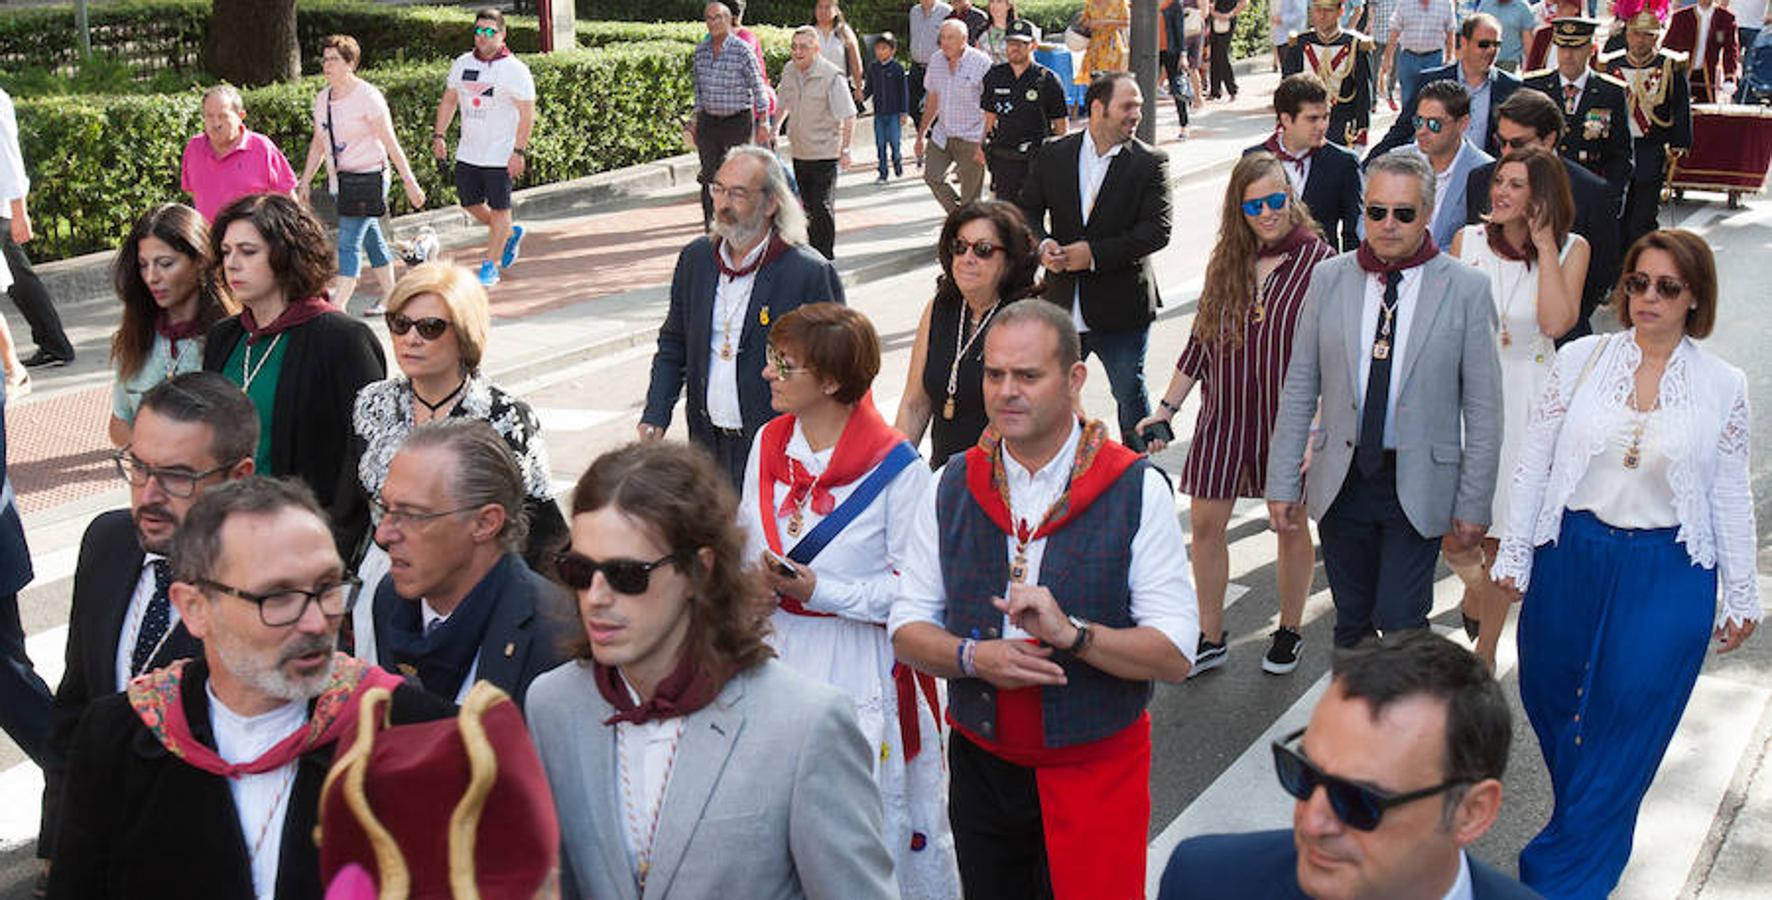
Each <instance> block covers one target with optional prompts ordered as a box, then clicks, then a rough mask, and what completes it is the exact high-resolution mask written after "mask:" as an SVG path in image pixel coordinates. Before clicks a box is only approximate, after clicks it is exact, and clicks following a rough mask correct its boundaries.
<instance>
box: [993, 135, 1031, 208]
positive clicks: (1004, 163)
mask: <svg viewBox="0 0 1772 900" xmlns="http://www.w3.org/2000/svg"><path fill="white" fill-rule="evenodd" d="M984 162H985V168H987V169H989V170H990V173H991V196H993V197H995V198H997V199H998V200H1002V201H1005V202H1007V203H1014V202H1015V198H1017V197H1020V196H1021V186H1022V184H1023V183H1024V182H1026V181H1027V178H1028V168H1029V166H1030V165H1032V162H1031V160H1030V159H1029V158H1028V157H1025V156H1017V155H1015V154H1012V153H998V152H996V151H993V150H990V149H988V148H987V149H986V150H985V151H984Z"/></svg>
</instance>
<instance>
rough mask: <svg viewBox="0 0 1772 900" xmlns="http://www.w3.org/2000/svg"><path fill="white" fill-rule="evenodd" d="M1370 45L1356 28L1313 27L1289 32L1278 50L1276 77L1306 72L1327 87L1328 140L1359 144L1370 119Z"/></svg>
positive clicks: (1330, 0)
mask: <svg viewBox="0 0 1772 900" xmlns="http://www.w3.org/2000/svg"><path fill="white" fill-rule="evenodd" d="M1311 5H1312V6H1320V7H1335V8H1338V7H1340V6H1341V0H1311ZM1372 53H1373V43H1372V39H1371V38H1369V37H1367V36H1366V35H1364V34H1361V33H1360V32H1358V31H1349V30H1347V29H1342V30H1339V31H1337V32H1336V33H1335V34H1334V35H1333V36H1331V37H1327V38H1325V37H1324V36H1322V35H1320V34H1318V33H1317V31H1316V29H1314V28H1313V29H1309V30H1306V31H1299V32H1293V34H1292V39H1291V40H1289V41H1287V42H1286V47H1285V49H1284V50H1282V51H1281V53H1280V72H1281V74H1282V75H1295V74H1297V73H1299V72H1310V73H1312V74H1314V75H1316V76H1317V77H1318V78H1321V79H1322V80H1323V84H1324V85H1325V86H1327V87H1328V88H1329V141H1330V142H1331V143H1334V144H1340V145H1341V146H1343V147H1363V146H1365V145H1366V132H1367V130H1368V128H1369V127H1370V126H1371V123H1372V103H1373V91H1372V84H1373V73H1372V70H1373V65H1372Z"/></svg>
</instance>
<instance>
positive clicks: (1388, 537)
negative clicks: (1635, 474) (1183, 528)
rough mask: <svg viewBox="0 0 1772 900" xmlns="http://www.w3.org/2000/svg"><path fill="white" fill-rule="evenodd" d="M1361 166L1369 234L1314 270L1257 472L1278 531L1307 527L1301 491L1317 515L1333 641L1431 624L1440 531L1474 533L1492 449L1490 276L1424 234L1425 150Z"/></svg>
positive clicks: (1428, 186)
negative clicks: (1263, 464) (1264, 462)
mask: <svg viewBox="0 0 1772 900" xmlns="http://www.w3.org/2000/svg"><path fill="white" fill-rule="evenodd" d="M1367 176H1368V178H1367V182H1366V239H1365V242H1364V243H1362V244H1361V245H1360V249H1359V250H1358V251H1356V252H1355V253H1344V254H1342V255H1340V256H1338V257H1336V258H1334V259H1332V260H1329V261H1328V262H1325V263H1323V264H1321V265H1319V266H1318V267H1317V269H1316V271H1315V272H1314V273H1313V274H1312V276H1311V285H1310V288H1309V291H1308V292H1307V293H1306V295H1305V305H1304V313H1303V315H1302V316H1300V318H1299V321H1298V331H1297V333H1296V334H1295V336H1294V338H1293V345H1292V346H1293V350H1292V362H1291V364H1290V366H1289V367H1288V369H1287V371H1286V382H1285V386H1284V387H1283V388H1282V390H1281V394H1280V411H1279V414H1278V416H1277V417H1276V418H1275V421H1274V434H1273V441H1272V450H1271V452H1270V455H1269V458H1268V472H1267V500H1268V517H1269V520H1270V522H1271V524H1272V525H1273V527H1274V529H1275V530H1277V531H1282V530H1291V529H1293V528H1302V527H1304V525H1303V523H1302V522H1300V521H1299V520H1298V517H1297V513H1298V506H1299V504H1300V501H1301V500H1304V501H1308V505H1309V510H1310V515H1311V517H1312V518H1314V519H1316V520H1317V528H1318V533H1319V536H1320V537H1321V540H1322V544H1323V568H1324V569H1325V571H1326V572H1327V574H1328V576H1329V589H1330V592H1331V593H1332V594H1333V595H1334V598H1335V610H1336V622H1335V644H1336V646H1338V647H1352V646H1354V645H1355V644H1357V643H1359V642H1360V641H1361V640H1362V639H1363V638H1365V637H1367V636H1369V635H1371V634H1372V633H1373V632H1374V631H1383V632H1389V631H1395V630H1399V629H1405V628H1425V627H1427V613H1428V610H1429V608H1430V607H1431V605H1432V600H1433V570H1434V562H1435V559H1436V556H1437V554H1438V552H1439V545H1440V537H1441V535H1443V534H1445V533H1446V532H1448V531H1451V532H1452V533H1453V535H1454V537H1455V540H1456V541H1457V542H1459V543H1460V544H1462V545H1465V546H1469V545H1472V544H1474V543H1475V542H1476V541H1477V540H1479V539H1480V538H1481V537H1482V535H1483V533H1484V531H1485V530H1486V529H1487V527H1488V525H1489V520H1490V502H1491V500H1492V498H1493V496H1494V492H1495V469H1496V466H1497V457H1498V456H1499V454H1500V452H1501V363H1500V360H1499V358H1498V355H1497V350H1496V338H1495V327H1496V326H1495V303H1494V301H1493V300H1492V299H1491V298H1490V294H1489V281H1488V279H1487V278H1485V277H1484V276H1483V275H1482V274H1481V273H1479V272H1477V271H1476V270H1475V269H1472V268H1470V267H1468V266H1465V265H1463V264H1461V263H1459V262H1458V261H1456V260H1454V259H1453V258H1451V257H1450V256H1447V255H1445V254H1444V253H1440V252H1438V250H1437V249H1436V248H1435V247H1434V244H1433V242H1432V240H1431V239H1430V238H1429V237H1428V234H1427V227H1428V222H1429V221H1430V220H1431V219H1432V216H1433V203H1434V172H1433V169H1432V168H1431V167H1430V166H1429V165H1428V164H1427V162H1426V160H1424V159H1423V158H1422V157H1420V156H1418V155H1414V154H1403V153H1391V154H1387V155H1385V156H1383V157H1380V158H1379V159H1377V160H1374V161H1373V163H1372V165H1371V167H1370V168H1369V169H1368V170H1367ZM1319 403H1320V404H1321V407H1320V408H1321V413H1320V416H1319V413H1318V409H1319ZM1313 417H1318V418H1320V421H1318V422H1317V424H1315V425H1313V424H1312V421H1311V420H1312V419H1313ZM1307 441H1308V444H1309V447H1308V450H1309V454H1310V455H1309V457H1308V460H1309V462H1308V464H1309V468H1310V477H1309V478H1308V479H1307V478H1306V477H1305V475H1304V472H1303V471H1302V470H1303V468H1304V466H1305V463H1306V459H1307V457H1306V451H1307V446H1306V444H1307ZM1307 492H1308V493H1307Z"/></svg>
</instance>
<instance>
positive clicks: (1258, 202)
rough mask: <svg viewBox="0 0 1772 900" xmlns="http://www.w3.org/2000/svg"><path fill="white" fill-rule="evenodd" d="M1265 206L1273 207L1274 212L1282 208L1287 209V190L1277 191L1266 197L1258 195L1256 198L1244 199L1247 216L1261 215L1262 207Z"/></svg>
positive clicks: (1244, 209) (1244, 212)
mask: <svg viewBox="0 0 1772 900" xmlns="http://www.w3.org/2000/svg"><path fill="white" fill-rule="evenodd" d="M1263 206H1266V207H1267V208H1268V209H1271V210H1273V211H1274V212H1279V211H1280V210H1282V209H1285V208H1286V192H1285V191H1275V192H1274V193H1272V194H1269V195H1267V196H1266V197H1256V198H1255V199H1254V200H1244V201H1243V215H1245V216H1259V215H1261V208H1262V207H1263Z"/></svg>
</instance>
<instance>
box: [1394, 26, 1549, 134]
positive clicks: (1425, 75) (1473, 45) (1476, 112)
mask: <svg viewBox="0 0 1772 900" xmlns="http://www.w3.org/2000/svg"><path fill="white" fill-rule="evenodd" d="M1500 51H1501V23H1500V22H1497V21H1495V17H1494V16H1492V15H1489V14H1488V13H1475V14H1473V15H1471V16H1470V17H1469V18H1466V19H1465V20H1464V22H1463V23H1462V24H1460V25H1459V26H1458V40H1457V46H1456V50H1455V52H1454V55H1455V56H1456V57H1457V58H1456V59H1455V60H1454V61H1453V62H1451V63H1450V64H1448V65H1444V66H1440V67H1438V68H1433V69H1423V70H1422V72H1421V77H1420V78H1419V79H1417V81H1416V90H1415V91H1414V92H1412V93H1407V94H1404V95H1403V111H1402V112H1401V113H1400V114H1398V116H1397V120H1396V121H1395V122H1393V123H1391V127H1390V130H1389V131H1387V132H1385V134H1384V139H1383V140H1381V141H1379V142H1378V144H1377V145H1376V146H1374V147H1373V148H1372V149H1371V150H1370V151H1368V152H1367V154H1366V161H1367V162H1371V161H1372V160H1375V159H1377V158H1379V157H1381V156H1383V155H1384V154H1386V153H1389V152H1390V151H1392V150H1395V149H1396V148H1398V147H1402V146H1405V145H1407V144H1408V143H1409V142H1411V141H1413V140H1415V113H1416V108H1415V107H1416V103H1417V101H1418V99H1419V98H1418V95H1419V94H1420V89H1421V86H1422V85H1427V84H1432V83H1433V82H1436V81H1445V80H1451V81H1456V82H1459V83H1460V84H1463V85H1464V89H1465V90H1466V91H1469V92H1470V98H1471V99H1470V116H1471V120H1470V124H1469V125H1468V126H1467V127H1466V128H1465V133H1466V134H1468V135H1470V142H1471V144H1472V145H1473V146H1475V147H1476V148H1477V149H1478V150H1482V151H1484V152H1486V153H1489V154H1491V155H1493V154H1494V153H1495V115H1494V110H1495V108H1496V107H1498V106H1500V105H1501V104H1502V103H1505V102H1506V101H1507V98H1509V97H1511V96H1513V93H1514V92H1515V91H1517V90H1519V89H1520V77H1519V76H1518V75H1515V74H1514V73H1512V72H1508V71H1505V70H1503V69H1500V68H1497V67H1496V65H1495V57H1496V54H1498V53H1499V52H1500Z"/></svg>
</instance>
